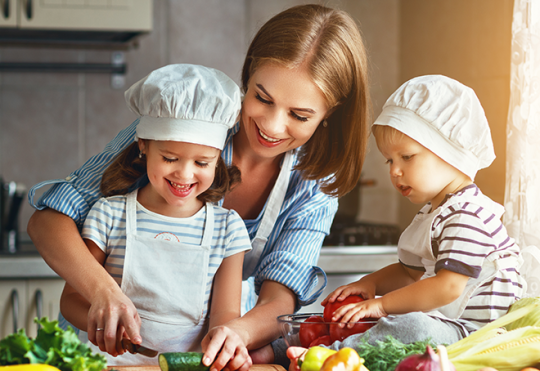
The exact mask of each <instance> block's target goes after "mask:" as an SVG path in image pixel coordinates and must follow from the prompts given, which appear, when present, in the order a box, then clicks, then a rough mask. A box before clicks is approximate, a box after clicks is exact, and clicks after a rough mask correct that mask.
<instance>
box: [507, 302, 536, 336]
mask: <svg viewBox="0 0 540 371" xmlns="http://www.w3.org/2000/svg"><path fill="white" fill-rule="evenodd" d="M528 306H532V307H534V308H536V309H534V310H532V311H530V312H529V313H528V314H527V315H525V316H523V317H521V318H520V319H518V320H516V321H514V322H511V323H509V324H508V325H506V329H507V330H514V329H516V328H519V327H524V326H540V297H535V298H523V299H520V300H518V301H516V302H515V303H514V304H512V306H511V307H510V309H509V310H508V313H511V312H513V311H516V310H518V309H520V308H523V307H528Z"/></svg>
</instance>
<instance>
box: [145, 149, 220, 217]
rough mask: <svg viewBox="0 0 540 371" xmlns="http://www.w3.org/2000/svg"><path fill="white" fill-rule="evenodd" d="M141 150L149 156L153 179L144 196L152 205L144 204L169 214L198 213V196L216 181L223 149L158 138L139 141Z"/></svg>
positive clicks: (186, 214)
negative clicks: (215, 177) (218, 163)
mask: <svg viewBox="0 0 540 371" xmlns="http://www.w3.org/2000/svg"><path fill="white" fill-rule="evenodd" d="M139 149H141V151H142V152H143V153H145V155H146V169H147V174H148V179H149V180H150V184H149V185H148V186H149V187H147V188H149V189H148V190H147V191H146V190H145V192H146V193H145V198H144V200H145V201H146V203H147V204H149V206H147V205H144V206H145V207H147V208H149V209H150V210H152V211H155V212H158V213H160V214H163V215H168V216H176V217H188V216H191V215H193V214H194V213H196V212H197V211H198V210H199V209H200V208H201V206H202V202H201V201H200V200H198V199H197V196H199V195H200V194H201V193H203V192H204V191H206V190H207V189H208V188H210V186H211V185H212V183H213V181H214V176H215V173H216V166H217V161H218V159H219V155H220V151H219V150H218V149H217V148H213V147H208V146H203V145H200V144H192V143H186V142H175V141H155V140H139ZM147 196H148V197H147ZM150 205H151V206H150Z"/></svg>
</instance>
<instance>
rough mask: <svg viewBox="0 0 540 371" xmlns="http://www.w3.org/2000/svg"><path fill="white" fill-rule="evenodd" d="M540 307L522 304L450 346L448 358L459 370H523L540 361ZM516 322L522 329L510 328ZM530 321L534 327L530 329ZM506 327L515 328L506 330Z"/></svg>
mask: <svg viewBox="0 0 540 371" xmlns="http://www.w3.org/2000/svg"><path fill="white" fill-rule="evenodd" d="M538 308H539V302H538V301H525V302H521V303H519V305H516V306H515V307H514V308H513V309H512V310H511V311H509V312H508V313H507V314H505V315H504V316H502V317H500V318H499V319H497V320H495V321H493V322H491V323H489V324H487V325H486V326H484V327H483V328H481V329H479V330H478V331H476V332H474V333H472V334H471V335H469V336H468V337H466V338H464V339H462V340H460V341H458V342H457V343H454V344H452V345H450V346H448V347H447V351H448V356H449V359H450V361H451V362H452V364H453V365H454V367H455V368H456V370H457V371H476V370H478V369H480V368H482V367H493V368H496V369H497V370H499V371H519V370H521V369H523V368H525V367H528V366H531V365H534V364H536V363H538V362H540V323H538V321H537V320H536V318H535V317H537V314H538V313H537V312H538ZM515 322H518V324H519V326H509V325H510V324H513V323H515ZM529 322H530V323H531V324H534V326H526V324H527V323H529ZM536 324H538V326H536ZM504 326H506V328H507V329H509V328H514V329H513V330H510V331H505V330H504V329H503V328H502V327H504Z"/></svg>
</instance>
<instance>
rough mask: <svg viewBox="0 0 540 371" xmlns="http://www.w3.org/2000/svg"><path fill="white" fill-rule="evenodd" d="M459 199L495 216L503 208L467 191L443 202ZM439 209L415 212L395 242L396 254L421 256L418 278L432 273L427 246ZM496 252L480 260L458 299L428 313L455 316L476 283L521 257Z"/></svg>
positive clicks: (431, 257) (514, 264)
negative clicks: (475, 274)
mask: <svg viewBox="0 0 540 371" xmlns="http://www.w3.org/2000/svg"><path fill="white" fill-rule="evenodd" d="M463 202H471V203H473V204H475V205H479V206H482V207H483V208H485V209H487V210H489V211H491V212H492V213H493V214H495V215H496V217H497V218H500V216H501V215H502V213H503V212H504V208H503V207H502V206H501V205H499V204H497V203H495V202H493V201H491V200H490V199H488V198H487V197H485V196H483V195H482V196H476V197H473V196H470V195H463V196H459V197H452V198H450V199H449V200H448V201H447V202H446V203H445V204H444V206H445V208H446V207H448V206H451V205H453V204H457V203H463ZM442 210H443V208H437V209H436V210H435V211H433V212H432V213H430V214H417V215H416V217H415V218H414V220H413V222H412V223H411V224H410V225H409V227H407V229H405V231H404V232H403V234H402V235H401V237H400V239H399V244H398V246H399V249H400V251H399V256H400V258H401V259H403V258H405V257H406V256H407V254H411V255H416V256H420V257H421V259H422V264H423V266H424V267H425V268H426V272H425V274H424V275H423V276H422V279H424V278H427V277H432V276H435V263H436V257H435V256H434V254H433V249H432V247H431V227H432V224H433V221H434V220H435V218H436V217H437V216H438V215H439V214H440V213H441V212H442ZM501 254H508V252H501ZM499 256H500V254H496V253H494V254H491V255H490V256H488V257H487V258H486V259H485V260H484V263H483V265H482V271H481V272H480V275H479V277H478V278H472V277H471V278H469V281H468V282H467V285H466V286H465V289H464V290H463V293H462V294H461V296H460V297H459V298H458V299H456V300H455V301H453V302H452V303H450V304H448V305H445V306H443V307H441V308H438V309H437V310H435V311H430V312H429V313H428V314H430V315H434V316H438V317H441V315H442V317H446V318H449V319H458V318H459V317H460V316H461V314H462V313H463V311H464V310H465V307H466V306H467V303H468V301H469V299H470V298H471V295H472V294H473V293H474V291H475V290H476V289H477V288H478V287H479V286H481V285H482V284H483V283H485V282H487V281H489V280H491V279H492V278H493V277H495V274H496V273H497V271H498V270H501V269H505V268H510V267H515V268H518V269H519V267H520V266H521V264H522V259H521V257H520V256H515V259H511V258H507V259H497V258H498V257H499ZM405 261H406V259H405Z"/></svg>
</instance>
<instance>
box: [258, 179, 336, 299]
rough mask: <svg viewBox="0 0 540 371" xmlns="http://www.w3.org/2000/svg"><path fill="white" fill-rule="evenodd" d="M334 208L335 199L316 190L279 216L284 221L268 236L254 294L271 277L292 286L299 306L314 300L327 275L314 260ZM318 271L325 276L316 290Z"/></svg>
mask: <svg viewBox="0 0 540 371" xmlns="http://www.w3.org/2000/svg"><path fill="white" fill-rule="evenodd" d="M316 188H317V189H318V187H316ZM337 207H338V202H337V198H334V197H329V196H327V195H325V194H323V193H322V192H320V191H318V192H315V193H314V194H305V195H304V196H303V197H301V198H300V199H297V200H296V202H295V204H294V206H293V207H291V208H292V209H293V211H292V212H290V213H288V215H282V218H285V220H282V222H281V223H279V222H278V225H276V226H275V228H274V230H273V232H272V233H271V235H270V236H269V240H268V242H267V246H265V252H264V254H263V256H262V259H261V261H260V262H259V266H258V268H257V270H256V274H255V290H256V292H257V293H258V292H259V290H260V287H261V285H262V283H263V282H264V281H265V280H271V281H276V282H279V283H281V284H283V285H285V286H287V287H288V288H289V289H291V290H292V291H293V292H294V293H295V294H296V296H297V299H298V305H299V306H305V305H309V304H311V303H313V302H315V300H317V298H318V297H319V296H320V295H321V293H322V291H323V290H324V288H325V287H326V275H325V273H324V272H323V270H322V269H321V268H319V267H318V266H317V261H318V259H319V255H320V252H321V246H322V242H323V240H324V238H325V236H326V235H328V233H329V232H330V227H331V225H332V221H333V219H334V216H335V214H336V211H337ZM285 214H287V213H285ZM281 226H282V228H280V227H281ZM318 274H320V275H321V276H322V277H323V278H324V283H323V284H322V285H321V286H320V287H319V289H317V286H318V283H319V282H318Z"/></svg>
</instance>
